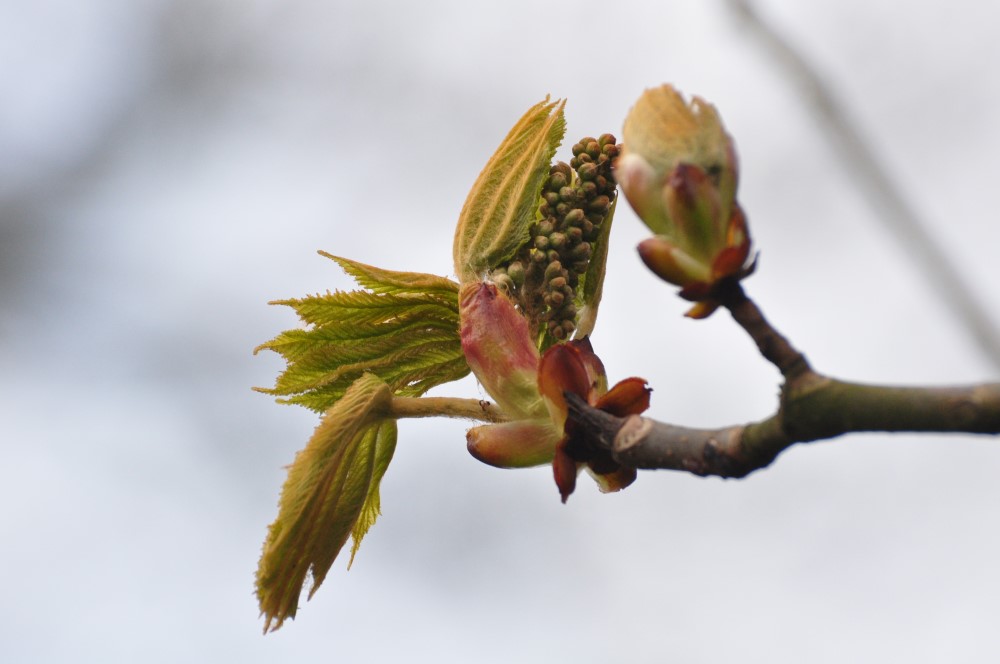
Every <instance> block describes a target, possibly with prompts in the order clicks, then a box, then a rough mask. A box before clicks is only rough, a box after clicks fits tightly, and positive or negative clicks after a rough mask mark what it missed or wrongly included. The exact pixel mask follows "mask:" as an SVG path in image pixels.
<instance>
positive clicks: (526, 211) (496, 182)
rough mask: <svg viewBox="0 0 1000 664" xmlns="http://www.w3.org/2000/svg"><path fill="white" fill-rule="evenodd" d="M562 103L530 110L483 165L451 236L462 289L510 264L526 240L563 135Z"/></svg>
mask: <svg viewBox="0 0 1000 664" xmlns="http://www.w3.org/2000/svg"><path fill="white" fill-rule="evenodd" d="M565 104H566V102H565V101H555V102H550V101H549V100H548V98H546V99H545V101H542V102H539V103H538V104H535V105H534V106H532V107H531V108H530V109H528V112H527V113H525V114H524V115H523V116H522V117H521V119H520V120H519V121H518V122H517V124H515V125H514V127H513V129H511V130H510V132H509V133H508V134H507V136H506V138H504V140H503V142H502V143H500V146H499V147H498V148H497V150H496V152H494V153H493V156H492V157H490V160H489V161H488V162H487V163H486V166H485V167H484V168H483V170H482V172H481V173H480V174H479V177H478V178H477V179H476V182H475V184H473V185H472V190H471V191H470V192H469V195H468V197H467V198H466V199H465V205H464V206H463V207H462V212H461V214H460V215H459V219H458V228H457V229H456V230H455V244H454V259H455V273H456V274H458V277H459V280H460V281H461V282H462V283H466V282H469V281H473V280H475V279H477V278H479V277H481V276H482V275H483V274H484V273H485V272H487V271H489V270H492V269H493V268H496V267H499V266H500V265H502V264H503V263H504V262H505V261H508V260H509V259H511V258H513V256H514V253H515V252H516V251H517V250H518V249H519V248H520V247H521V246H522V245H524V243H525V242H526V241H527V240H528V235H529V231H528V229H529V226H530V225H531V223H532V222H533V221H535V213H536V209H537V207H538V203H539V194H540V192H541V189H542V183H543V182H544V181H545V178H546V177H547V176H548V174H549V165H550V163H551V161H552V156H553V155H554V154H555V151H556V148H557V147H559V143H560V142H561V141H562V137H563V134H564V133H565V131H566V122H565V120H564V118H563V107H564V106H565Z"/></svg>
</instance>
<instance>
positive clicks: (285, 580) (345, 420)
mask: <svg viewBox="0 0 1000 664" xmlns="http://www.w3.org/2000/svg"><path fill="white" fill-rule="evenodd" d="M391 400H392V391H391V390H390V389H389V386H388V385H386V384H385V383H383V382H382V381H381V380H379V379H378V378H377V377H375V376H374V375H372V374H365V375H364V376H362V377H361V378H359V379H358V380H356V381H355V382H354V384H353V385H351V387H350V388H348V389H347V391H346V392H345V394H344V396H343V398H342V399H340V400H339V401H337V403H336V405H334V407H333V408H331V409H330V410H329V411H328V412H327V413H326V415H325V416H324V417H323V420H322V421H321V422H320V424H319V426H318V427H317V428H316V431H315V433H314V434H313V436H312V438H311V439H310V440H309V443H308V444H307V445H306V447H305V449H303V450H302V451H300V452H299V453H298V454H297V455H296V457H295V461H294V462H293V463H292V465H291V467H290V468H289V471H288V479H287V480H286V481H285V486H284V488H283V489H282V491H281V501H280V503H279V510H278V518H277V519H276V520H275V521H274V523H272V524H271V527H270V529H269V531H268V536H267V540H266V541H265V543H264V550H263V553H262V554H261V558H260V564H259V566H258V569H257V598H258V600H259V602H260V608H261V613H262V614H263V615H264V616H265V623H264V631H265V632H267V631H269V630H272V629H278V628H279V627H281V624H282V623H283V622H284V621H285V619H286V618H294V617H295V612H296V610H297V608H298V601H299V595H300V594H301V592H302V586H303V584H304V583H305V578H306V575H307V574H308V573H310V572H311V573H312V577H313V585H312V589H311V591H310V593H309V594H310V597H311V596H312V593H314V592H315V591H316V589H317V588H318V587H319V586H320V584H322V582H323V579H324V578H325V577H326V574H327V572H328V571H329V569H330V567H331V565H332V564H333V562H334V560H335V559H336V557H337V554H338V553H339V552H340V550H341V549H342V548H343V546H344V544H345V543H346V542H347V538H348V537H350V536H351V535H352V534H354V535H355V537H356V538H357V540H356V541H355V550H356V548H357V544H358V541H359V540H360V537H362V536H363V535H364V533H365V532H367V530H368V528H369V527H370V526H371V524H372V522H373V521H374V518H375V516H376V515H377V513H378V487H377V486H374V487H373V483H377V482H378V481H380V480H381V477H382V475H383V474H384V473H385V467H386V466H387V465H388V463H389V460H390V459H391V456H392V449H393V448H394V445H395V422H394V421H391V420H389V421H387V420H386V419H385V414H386V413H387V412H388V409H389V407H390V404H391ZM362 515H363V518H362Z"/></svg>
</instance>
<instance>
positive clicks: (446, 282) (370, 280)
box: [319, 251, 458, 300]
mask: <svg viewBox="0 0 1000 664" xmlns="http://www.w3.org/2000/svg"><path fill="white" fill-rule="evenodd" d="M319 254H320V255H321V256H326V257H327V258H329V259H330V260H332V261H335V262H336V263H337V265H339V266H340V267H341V268H342V269H343V270H344V272H346V273H347V274H349V275H351V276H352V277H353V278H354V280H355V281H356V282H358V285H359V286H361V287H362V288H367V289H368V290H370V291H372V292H373V293H438V292H440V293H441V294H442V295H443V296H449V295H450V297H451V300H455V299H456V298H457V297H458V284H456V283H455V282H454V281H452V280H451V279H447V278H445V277H438V276H435V275H433V274H422V273H420V272H398V271H396V270H383V269H382V268H378V267H373V266H371V265H365V264H364V263H359V262H357V261H352V260H350V259H348V258H342V257H340V256H334V255H333V254H329V253H327V252H325V251H321V252H319Z"/></svg>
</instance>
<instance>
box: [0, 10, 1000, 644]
mask: <svg viewBox="0 0 1000 664" xmlns="http://www.w3.org/2000/svg"><path fill="white" fill-rule="evenodd" d="M760 6H761V11H762V12H764V13H765V14H766V15H767V16H769V17H771V18H773V20H774V21H775V23H776V24H777V25H779V26H780V27H781V28H782V29H783V30H785V31H787V34H788V35H789V36H790V38H791V39H793V40H794V42H795V43H796V44H798V45H799V46H800V47H801V48H802V49H803V50H804V51H805V52H806V53H807V54H808V55H809V57H810V58H811V59H812V60H813V61H815V62H816V63H817V64H818V65H819V66H820V67H821V68H822V70H823V71H824V72H825V74H826V76H827V80H828V81H829V83H830V85H831V86H833V88H834V89H835V90H836V91H837V92H838V93H839V94H840V95H842V97H843V98H844V99H845V101H846V102H847V104H848V106H849V107H850V109H851V111H852V112H853V114H854V116H855V117H856V119H857V120H858V122H859V124H860V127H861V129H862V131H863V132H864V133H865V134H866V135H867V136H868V137H869V138H870V140H871V141H872V142H873V144H874V145H875V146H876V147H877V149H878V151H879V153H880V155H881V156H882V157H883V158H884V159H885V161H886V162H887V163H888V165H889V166H890V167H891V168H892V169H893V173H894V176H895V178H896V179H897V181H898V182H899V184H900V186H901V187H902V188H903V189H904V191H905V192H907V194H908V195H909V196H911V197H912V200H913V201H914V202H915V204H916V205H917V206H918V207H919V208H920V209H921V210H922V211H924V212H925V213H926V215H927V217H928V218H929V219H930V220H931V221H932V222H933V232H934V234H935V235H936V237H937V238H938V239H939V241H940V242H941V244H942V246H943V248H944V249H945V251H946V252H947V253H948V254H949V255H950V256H951V257H952V258H953V259H954V260H955V261H956V262H957V264H958V265H959V267H960V269H961V270H962V272H963V274H964V275H965V276H966V277H967V278H968V279H969V280H970V282H972V283H974V284H975V286H976V291H977V294H978V296H979V297H980V298H981V299H982V300H983V301H985V302H986V303H987V304H988V305H992V306H991V309H992V310H993V311H996V310H997V307H996V305H997V304H1000V295H998V293H1000V271H998V270H997V268H996V248H997V247H998V246H1000V226H998V224H997V223H996V222H995V220H994V216H995V179H996V173H997V167H996V159H995V155H996V154H998V153H1000V130H998V128H997V118H998V117H1000V78H998V77H997V76H996V75H995V69H996V65H997V64H1000V38H998V37H1000V15H998V12H997V9H996V8H995V7H994V6H993V5H992V4H991V3H982V2H973V1H972V0H964V1H962V2H950V3H945V2H939V3H933V2H916V3H915V2H904V1H903V0H897V1H894V2H884V3H878V4H876V5H873V4H872V3H870V2H863V1H862V0H837V1H836V2H834V1H832V0H831V1H826V0H824V1H817V2H811V3H779V2H776V1H771V2H762V3H760ZM0 54H2V57H0V99H2V100H3V103H2V104H0V376H2V379H0V402H2V403H3V407H2V411H0V444H2V449H3V452H4V462H3V463H2V464H0V504H2V505H3V508H2V509H0V528H2V530H3V532H4V533H5V535H4V544H3V547H2V548H0V586H2V587H3V589H4V596H5V597H6V598H7V601H6V602H4V603H3V607H2V608H0V644H2V645H0V653H3V655H2V659H3V660H4V661H5V662H31V663H36V662H46V663H47V662H70V661H72V662H102V663H105V662H135V661H142V662H177V661H195V662H215V661H222V660H223V659H224V660H225V661H239V662H275V661H294V659H293V658H295V657H297V656H299V657H302V658H309V659H316V658H322V659H323V660H324V661H342V662H365V661H371V662H425V661H428V662H429V661H434V662H440V661H444V662H450V661H455V662H504V663H506V662H511V661H523V662H542V661H577V662H607V661H630V662H662V661H678V662H720V661H737V660H738V661H741V662H758V661H759V662H802V661H808V662H843V661H853V662H883V661H906V662H938V661H949V662H979V661H983V659H984V658H985V657H986V655H987V654H988V653H993V652H996V651H997V650H998V649H1000V634H998V632H997V630H996V629H995V625H996V623H997V619H998V617H1000V568H998V566H997V565H996V561H997V560H998V559H1000V529H997V528H996V519H997V507H998V506H1000V494H998V490H997V483H996V479H995V477H996V472H995V469H996V468H997V467H998V465H1000V443H998V441H996V440H992V439H988V438H974V437H965V436H951V437H946V436H938V435H923V436H917V435H897V436H891V437H889V436H876V435H870V436H855V437H852V438H849V439H843V440H839V441H836V442H825V443H817V444H814V445H812V446H809V447H801V448H797V449H792V450H790V451H789V452H787V453H786V454H785V455H783V456H782V457H781V458H779V460H778V461H777V462H776V463H775V465H774V466H773V467H772V468H770V469H768V470H766V471H764V472H761V473H758V474H756V475H753V476H751V477H750V478H748V479H746V480H743V481H729V482H724V481H721V480H715V479H708V480H704V479H698V478H694V477H690V476H686V475H682V474H676V473H666V472H659V473H641V474H640V477H639V479H638V481H637V482H636V483H635V485H633V486H632V487H630V488H629V489H628V490H627V491H625V492H622V493H620V494H615V495H610V496H605V495H600V494H598V492H597V491H596V489H595V488H594V487H593V486H592V485H591V484H590V483H588V482H585V481H582V482H581V485H580V488H579V489H578V490H577V492H576V494H574V495H573V497H572V498H571V499H570V501H569V503H568V505H565V506H563V505H561V504H560V503H559V500H558V495H557V492H556V490H555V487H554V485H553V483H552V480H551V475H550V471H549V470H548V469H536V470H529V471H518V472H515V471H500V470H497V469H494V468H489V467H486V466H483V465H481V464H479V463H478V462H476V461H474V460H473V459H472V458H471V457H470V456H469V455H468V454H467V452H466V451H465V443H464V435H463V433H464V430H465V428H466V426H467V425H466V424H465V423H462V422H444V421H429V422H427V421H424V422H409V421H408V422H404V423H403V424H402V426H401V432H400V444H399V448H398V451H397V454H396V458H395V460H394V462H393V464H392V466H391V468H390V470H389V472H388V474H387V476H386V479H385V481H384V483H383V511H384V515H383V517H382V519H381V520H380V521H379V523H377V524H376V525H375V527H374V528H373V529H372V531H371V533H370V534H369V536H368V538H367V539H366V541H365V543H364V546H363V547H362V549H361V551H360V553H359V555H358V558H357V560H356V562H355V565H354V568H353V569H352V570H351V571H350V572H345V571H344V563H343V562H338V564H337V565H335V568H334V570H333V571H332V572H331V573H330V575H329V577H328V578H327V580H326V583H325V585H324V587H323V588H322V589H321V590H320V592H319V593H318V594H317V596H316V597H315V598H314V599H313V600H312V601H311V602H309V603H304V604H303V605H302V608H301V611H300V614H299V618H297V619H296V620H295V621H294V622H291V623H288V624H286V626H285V627H283V628H282V630H281V631H280V632H278V633H276V634H273V635H269V636H267V637H262V636H261V635H260V629H261V627H262V623H261V622H260V621H259V620H258V619H257V609H256V604H255V601H254V598H253V594H252V593H253V571H254V568H255V565H256V562H257V557H258V554H259V550H260V545H261V542H262V541H263V538H264V534H265V529H266V526H267V524H268V523H270V521H271V520H272V519H273V518H274V516H275V513H276V501H277V497H278V491H279V489H280V486H281V483H282V481H283V478H284V470H283V468H282V467H283V465H284V464H287V463H288V462H290V461H291V459H292V457H293V455H294V453H295V451H296V450H297V449H299V448H300V447H302V446H303V445H304V443H305V441H306V439H307V438H308V436H309V434H310V432H311V430H312V428H313V426H315V423H316V418H315V416H314V415H312V414H310V413H308V412H306V411H305V410H302V409H297V408H292V407H283V406H279V405H276V404H274V403H273V401H271V400H270V399H269V398H267V397H265V396H262V395H259V394H255V393H253V392H251V391H250V389H249V388H250V386H251V385H270V384H271V383H272V381H273V379H274V376H275V374H276V373H277V372H278V371H279V370H280V368H281V366H282V363H281V361H280V359H279V358H277V357H276V356H271V355H263V356H258V357H253V356H251V354H250V351H251V349H252V348H253V347H254V346H256V345H257V344H259V343H261V342H263V341H266V340H267V339H269V338H271V337H272V336H274V335H275V334H276V333H278V332H280V331H281V330H283V329H285V328H287V327H290V326H292V325H294V324H295V321H294V318H293V316H292V314H291V313H290V312H287V311H283V310H281V309H278V308H274V307H268V306H267V305H266V302H267V301H268V300H272V299H276V298H281V297H289V296H298V295H302V294H305V293H311V292H317V291H323V290H326V289H328V288H329V289H334V288H348V287H350V286H351V284H350V281H349V280H348V279H347V278H346V277H345V276H344V275H342V274H341V273H340V272H339V271H338V269H337V268H336V266H335V265H334V264H333V263H331V262H330V261H328V260H326V259H323V258H321V257H319V256H317V255H316V253H315V252H316V250H317V249H325V250H328V251H332V252H334V253H337V254H339V255H344V256H348V257H351V258H355V259H357V260H361V261H364V262H368V263H373V264H376V265H379V266H383V267H388V268H394V269H408V270H417V271H426V272H434V273H438V274H447V273H449V272H451V270H452V267H451V262H450V261H451V232H452V228H453V225H454V221H455V219H456V217H457V214H458V211H459V210H460V208H461V205H462V202H463V200H464V198H465V195H466V192H467V190H468V188H469V186H470V185H471V184H472V182H473V180H474V179H475V177H476V174H477V173H478V170H479V168H481V167H482V165H483V164H484V163H485V161H486V159H487V158H488V156H489V155H490V153H491V152H492V151H493V149H494V148H495V147H496V145H497V143H498V142H499V140H500V139H501V138H502V137H503V136H504V134H505V133H506V131H507V130H508V129H509V127H510V125H512V124H513V123H514V121H515V120H516V119H517V118H518V117H519V116H520V114H521V113H522V112H523V111H524V110H525V109H527V108H528V107H529V106H530V105H531V104H533V103H534V102H536V101H538V100H540V99H541V98H542V97H544V96H545V95H546V94H552V95H554V96H556V97H566V98H568V99H569V102H568V106H567V120H568V123H569V130H568V134H567V139H568V140H567V148H566V149H564V150H563V153H565V152H566V151H567V150H568V145H569V144H571V143H572V141H573V140H575V139H576V138H579V137H581V136H583V135H588V134H590V135H597V134H600V133H603V132H605V131H611V132H613V133H617V134H620V127H621V123H622V120H623V119H624V117H625V113H626V112H627V110H628V108H629V107H630V106H631V104H632V103H633V102H634V100H635V99H636V98H637V97H638V95H639V94H640V93H641V91H642V90H643V89H644V88H645V87H649V86H653V85H657V84H659V83H662V82H672V83H674V84H676V85H677V86H678V87H680V88H681V89H682V90H684V91H686V92H689V93H693V94H699V95H701V96H704V97H706V98H707V99H709V100H710V101H712V102H714V103H715V104H716V105H717V107H718V108H719V110H720V112H721V114H722V116H723V119H724V121H725V122H726V124H727V126H728V128H729V129H730V131H731V132H732V134H733V135H734V136H735V138H736V142H737V148H738V150H739V153H740V159H741V164H742V181H741V196H740V197H741V200H742V202H743V205H744V208H745V209H746V210H747V213H748V216H749V220H750V224H751V232H752V234H753V236H754V239H755V241H756V246H757V248H758V249H759V250H760V251H761V261H760V268H759V270H758V273H757V274H756V275H754V276H753V277H752V278H751V279H750V280H749V281H748V282H747V283H746V287H747V290H748V292H749V293H750V294H751V295H752V296H753V297H754V298H755V299H756V300H757V301H758V303H759V304H760V305H761V307H762V308H763V309H764V311H765V312H766V314H767V315H768V316H769V318H770V319H771V320H772V321H773V322H774V323H775V324H776V325H777V326H778V327H779V328H780V329H781V330H782V331H784V332H785V333H787V334H788V335H789V336H790V337H791V339H792V340H793V341H794V342H795V343H796V344H797V345H798V346H799V347H800V348H802V349H803V350H804V351H806V352H807V354H808V355H809V356H810V358H811V359H812V361H813V363H814V365H815V366H816V367H817V368H818V369H819V370H821V371H825V372H828V373H831V374H833V375H836V376H838V377H844V378H851V379H857V380H866V381H880V382H891V383H905V384H920V383H931V382H934V383H959V382H968V381H982V380H996V379H997V375H996V372H995V370H993V369H992V368H991V367H990V365H989V364H988V363H987V362H986V361H985V360H984V359H983V358H982V357H981V356H980V354H979V352H978V351H977V350H976V348H975V346H974V345H973V344H972V343H971V342H970V341H969V339H968V336H967V335H966V333H965V332H964V330H963V329H962V328H961V326H960V325H958V324H957V323H955V322H954V321H953V320H952V318H951V316H950V314H949V312H948V309H947V308H946V307H945V306H943V305H942V304H941V303H939V302H938V301H937V300H934V299H931V298H930V297H929V295H928V292H929V291H928V287H927V283H926V280H925V278H924V275H923V274H922V270H921V268H920V266H918V265H915V264H914V263H913V262H912V261H910V260H909V258H908V256H906V255H905V254H904V252H902V251H901V250H900V248H899V244H898V241H897V240H896V239H895V238H893V237H891V236H890V235H888V234H887V233H886V231H884V230H883V228H882V227H881V226H880V225H879V224H878V222H877V219H876V218H875V216H874V214H873V213H872V212H871V210H870V209H869V208H868V207H867V205H866V203H865V201H864V199H863V198H862V197H861V196H860V195H859V194H858V193H857V191H856V189H855V188H854V183H853V182H852V181H851V179H850V177H848V176H847V175H846V174H845V171H844V169H843V168H842V167H841V165H840V164H839V162H838V161H837V160H836V158H835V153H834V152H833V150H831V148H830V146H829V145H828V143H827V142H826V141H824V139H823V136H822V127H820V126H819V125H818V124H817V123H816V122H815V121H814V120H813V119H812V118H811V117H810V114H809V109H808V107H807V106H806V105H805V104H804V103H803V100H802V99H800V98H799V97H798V96H797V93H796V92H795V90H794V89H793V88H791V87H790V86H789V84H788V83H787V81H786V80H785V79H783V78H782V76H781V75H780V74H779V73H778V70H777V69H776V68H775V65H774V63H773V62H772V61H771V60H770V59H768V58H767V57H766V56H765V55H764V54H762V52H761V51H760V50H759V48H758V45H757V43H756V42H755V41H754V40H753V39H752V38H750V37H749V36H748V35H746V34H745V33H744V32H742V31H741V29H740V26H739V24H738V23H736V22H735V21H733V20H732V17H731V16H729V15H728V14H727V13H726V12H725V11H724V7H723V4H722V3H721V2H704V1H698V0H677V1H675V2H660V1H657V2H653V1H650V2H620V3H596V2H589V1H582V2H577V3H564V2H560V3H541V2H529V1H527V0H507V1H505V2H422V3H402V2H398V3H397V2H387V1H381V2H379V1H374V2H360V1H358V2H345V1H340V2H336V1H334V2H326V3H318V2H306V1H303V0H283V1H280V2H279V1H276V0H266V1H265V0H261V1H258V2H249V3H248V2H234V1H225V0H211V1H207V2H206V1H198V2H195V1H194V0H173V1H172V0H141V1H139V2H131V3H117V2H110V1H95V2H90V3H75V2H69V1H67V0H41V1H38V2H33V3H15V2H6V3H0ZM644 234H645V229H644V228H643V227H642V226H641V224H640V223H639V222H638V221H637V220H636V219H635V217H634V215H632V213H631V212H630V211H628V210H627V209H626V208H625V207H624V206H621V207H619V213H618V216H617V217H616V219H615V234H614V236H613V240H612V247H611V252H612V253H611V257H610V260H609V263H610V267H609V276H608V279H607V284H606V293H605V304H604V305H603V307H602V311H601V319H600V320H599V322H598V327H597V331H596V333H595V335H594V344H595V347H596V348H597V350H598V352H599V353H600V354H601V356H602V358H603V360H604V363H605V365H606V366H607V368H608V372H609V375H610V378H611V379H612V380H617V379H619V378H622V377H625V376H627V375H634V374H638V375H641V376H643V377H645V378H647V379H649V380H650V382H651V383H652V385H653V387H654V389H655V392H654V394H653V406H652V409H651V413H652V414H653V415H654V416H656V417H658V418H660V419H664V420H668V421H672V422H675V423H678V424H687V425H705V426H722V425H726V424H732V423H736V422H742V421H748V420H752V419H756V418H759V417H762V416H765V415H767V414H769V413H770V412H771V411H772V410H773V408H774V407H775V403H776V399H775V395H776V392H777V387H778V382H777V378H778V377H777V373H776V372H775V371H774V370H773V368H771V367H770V366H769V365H767V364H766V363H765V362H764V361H763V360H762V359H760V358H759V357H758V356H757V355H756V352H755V351H754V349H753V347H752V344H751V342H750V341H749V340H748V339H747V338H745V336H744V335H743V334H742V333H741V332H740V331H739V330H738V329H737V328H736V326H735V325H734V324H733V323H732V322H731V321H730V320H729V319H728V317H727V316H726V315H725V313H724V312H723V313H720V314H717V315H716V316H714V317H713V318H711V319H710V320H708V321H703V322H694V321H689V320H686V319H683V318H682V317H681V314H682V313H683V311H684V310H685V309H686V304H685V303H684V302H683V301H681V300H679V299H678V298H676V297H675V296H674V294H673V293H672V291H671V290H670V289H669V288H667V287H666V286H664V285H662V284H661V283H659V282H657V281H656V280H655V279H653V278H652V277H651V276H650V275H649V274H648V273H646V272H645V270H644V268H642V266H641V264H640V263H639V261H638V260H637V258H636V256H635V253H634V245H635V244H636V243H637V242H638V241H639V240H640V239H641V238H642V237H644ZM437 392H438V393H440V394H451V395H458V396H477V395H479V394H480V393H481V392H480V391H479V388H478V387H477V386H476V385H475V383H474V382H473V381H471V380H466V381H464V382H462V383H460V384H454V385H450V386H444V387H442V388H439V389H438V390H437Z"/></svg>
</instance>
